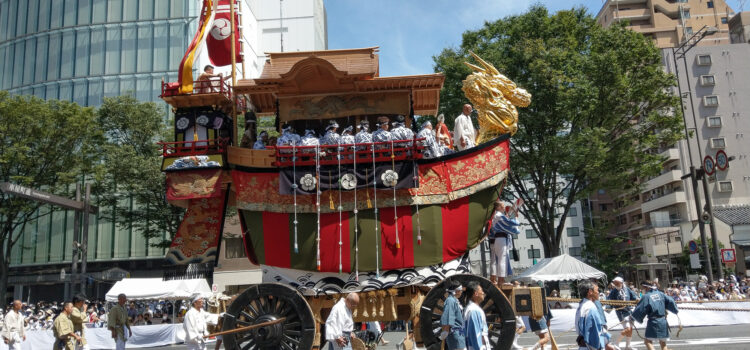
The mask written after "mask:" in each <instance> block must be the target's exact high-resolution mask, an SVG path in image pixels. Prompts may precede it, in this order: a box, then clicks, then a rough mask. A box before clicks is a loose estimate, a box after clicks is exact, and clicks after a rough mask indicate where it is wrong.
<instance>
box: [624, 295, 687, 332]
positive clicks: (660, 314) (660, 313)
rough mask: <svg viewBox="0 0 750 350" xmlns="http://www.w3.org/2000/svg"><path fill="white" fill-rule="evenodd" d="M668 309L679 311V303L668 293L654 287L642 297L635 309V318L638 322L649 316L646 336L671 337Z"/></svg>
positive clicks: (674, 311)
mask: <svg viewBox="0 0 750 350" xmlns="http://www.w3.org/2000/svg"><path fill="white" fill-rule="evenodd" d="M667 310H669V311H672V312H673V313H675V314H676V313H677V312H678V310H677V304H676V303H675V302H674V299H672V298H671V297H669V296H668V295H666V294H664V293H662V292H660V291H658V290H656V289H652V290H651V291H649V292H647V293H646V294H644V295H643V298H641V301H640V302H639V303H638V305H636V307H635V310H633V318H634V319H635V320H636V321H638V322H641V323H642V322H643V319H644V318H645V317H647V316H648V323H647V324H646V338H654V339H659V338H669V325H668V324H667Z"/></svg>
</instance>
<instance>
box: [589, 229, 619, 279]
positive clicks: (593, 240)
mask: <svg viewBox="0 0 750 350" xmlns="http://www.w3.org/2000/svg"><path fill="white" fill-rule="evenodd" d="M611 229H612V225H611V224H610V222H609V221H607V220H601V219H594V220H592V221H591V222H590V223H585V224H584V232H586V243H584V245H583V247H582V249H581V256H582V257H583V258H584V259H586V261H587V262H588V263H589V264H591V265H592V266H594V267H596V268H597V269H599V270H600V271H602V272H604V273H606V274H607V277H608V280H612V278H614V277H615V276H616V275H617V274H618V273H620V274H622V273H624V272H625V270H626V269H627V268H628V267H629V266H630V256H629V254H628V252H627V251H626V250H624V249H622V246H623V245H624V244H625V242H626V239H625V238H623V237H620V236H612V235H611V234H610V232H611Z"/></svg>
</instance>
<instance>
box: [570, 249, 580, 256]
mask: <svg viewBox="0 0 750 350" xmlns="http://www.w3.org/2000/svg"><path fill="white" fill-rule="evenodd" d="M568 254H569V255H570V256H581V247H570V248H568Z"/></svg>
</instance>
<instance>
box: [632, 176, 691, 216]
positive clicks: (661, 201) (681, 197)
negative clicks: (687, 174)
mask: <svg viewBox="0 0 750 350" xmlns="http://www.w3.org/2000/svg"><path fill="white" fill-rule="evenodd" d="M678 179H679V177H678ZM677 203H687V196H686V195H685V192H683V191H676V192H672V193H669V194H666V195H663V196H661V197H658V198H652V199H651V200H649V201H646V202H644V203H643V204H642V205H641V211H642V212H643V214H644V215H645V214H646V213H649V212H652V211H654V210H657V209H661V208H664V207H668V206H670V205H674V204H677Z"/></svg>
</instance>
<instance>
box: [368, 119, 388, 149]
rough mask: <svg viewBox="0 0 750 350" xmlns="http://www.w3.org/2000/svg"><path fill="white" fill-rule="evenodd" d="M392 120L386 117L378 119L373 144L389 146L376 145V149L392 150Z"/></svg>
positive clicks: (373, 133) (373, 134)
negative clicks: (390, 129)
mask: <svg viewBox="0 0 750 350" xmlns="http://www.w3.org/2000/svg"><path fill="white" fill-rule="evenodd" d="M389 122H390V120H389V119H388V117H386V116H382V117H380V118H378V123H377V124H375V126H377V128H378V129H377V130H375V131H373V132H372V142H388V143H387V144H380V145H376V146H375V149H385V148H387V149H391V144H390V142H391V141H392V140H393V135H392V134H391V132H390V131H388V127H389Z"/></svg>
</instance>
